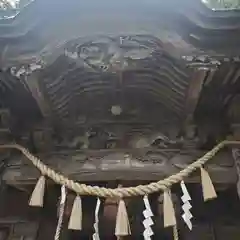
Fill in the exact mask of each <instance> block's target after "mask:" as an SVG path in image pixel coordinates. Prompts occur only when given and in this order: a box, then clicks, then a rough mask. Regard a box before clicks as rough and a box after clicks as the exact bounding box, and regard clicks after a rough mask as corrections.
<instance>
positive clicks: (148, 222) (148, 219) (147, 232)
mask: <svg viewBox="0 0 240 240" xmlns="http://www.w3.org/2000/svg"><path fill="white" fill-rule="evenodd" d="M143 202H144V205H145V210H144V211H143V216H144V220H143V226H144V228H145V229H144V232H143V237H144V240H151V236H153V234H154V233H153V230H152V228H151V226H152V225H153V224H154V223H153V220H152V217H153V212H152V209H151V206H150V203H149V200H148V197H147V196H144V197H143Z"/></svg>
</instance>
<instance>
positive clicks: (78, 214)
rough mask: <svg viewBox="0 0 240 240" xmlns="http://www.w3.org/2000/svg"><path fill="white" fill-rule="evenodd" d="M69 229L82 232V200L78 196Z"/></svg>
mask: <svg viewBox="0 0 240 240" xmlns="http://www.w3.org/2000/svg"><path fill="white" fill-rule="evenodd" d="M68 229H72V230H82V200H81V197H80V196H76V198H75V200H74V203H73V207H72V212H71V216H70V219H69V223H68Z"/></svg>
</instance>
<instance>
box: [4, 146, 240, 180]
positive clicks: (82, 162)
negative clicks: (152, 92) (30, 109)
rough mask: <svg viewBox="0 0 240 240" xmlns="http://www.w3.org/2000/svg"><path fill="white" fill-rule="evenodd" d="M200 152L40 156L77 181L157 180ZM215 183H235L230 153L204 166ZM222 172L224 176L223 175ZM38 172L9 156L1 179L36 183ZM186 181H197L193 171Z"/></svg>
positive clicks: (191, 160)
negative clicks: (8, 161) (9, 160)
mask: <svg viewBox="0 0 240 240" xmlns="http://www.w3.org/2000/svg"><path fill="white" fill-rule="evenodd" d="M203 154H204V152H202V151H189V152H179V150H166V151H164V150H160V151H146V152H143V151H142V152H141V151H136V152H130V150H102V151H68V152H54V153H49V154H44V155H41V156H40V159H42V161H43V162H44V163H46V164H47V165H48V166H49V167H51V168H53V169H54V170H56V171H58V172H62V173H63V174H64V175H65V176H68V177H70V178H72V179H76V180H80V181H97V180H100V181H109V180H116V179H119V180H159V179H161V178H165V177H167V176H169V175H172V174H174V173H176V172H179V171H180V170H182V169H183V168H185V167H186V166H187V165H188V164H190V163H192V162H194V161H195V160H196V159H197V158H199V157H200V156H202V155H203ZM206 168H207V170H208V172H209V174H210V175H211V178H212V179H213V181H214V182H219V183H221V182H222V183H234V182H236V179H237V174H236V170H235V167H234V162H233V160H232V155H231V153H228V152H222V153H219V154H218V155H217V156H216V157H215V158H214V159H212V161H210V162H209V164H207V166H206ZM223 175H224V178H223V177H222V176H223ZM38 177H39V171H38V170H37V169H36V168H35V167H33V165H32V164H31V162H30V161H29V160H27V159H25V157H23V156H19V157H15V158H12V160H11V163H9V165H8V168H7V169H6V171H5V173H4V176H3V179H4V180H5V181H7V183H8V184H15V183H16V182H18V183H24V184H26V183H28V184H29V183H35V181H36V180H37V179H38ZM187 180H188V181H193V182H198V181H199V174H198V173H196V174H195V175H193V177H192V178H189V179H187Z"/></svg>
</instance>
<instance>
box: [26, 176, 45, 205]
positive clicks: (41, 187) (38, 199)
mask: <svg viewBox="0 0 240 240" xmlns="http://www.w3.org/2000/svg"><path fill="white" fill-rule="evenodd" d="M45 183H46V179H45V177H44V176H41V177H40V178H39V179H38V181H37V184H36V186H35V188H34V190H33V192H32V196H31V198H30V200H29V206H34V207H43V199H44V192H45Z"/></svg>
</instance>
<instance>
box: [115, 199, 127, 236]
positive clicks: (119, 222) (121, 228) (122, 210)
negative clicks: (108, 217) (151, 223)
mask: <svg viewBox="0 0 240 240" xmlns="http://www.w3.org/2000/svg"><path fill="white" fill-rule="evenodd" d="M115 235H116V236H117V237H122V236H128V235H131V229H130V224H129V219H128V214H127V208H126V205H125V202H124V201H123V200H122V199H121V200H120V201H119V204H118V211H117V219H116V228H115Z"/></svg>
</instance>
